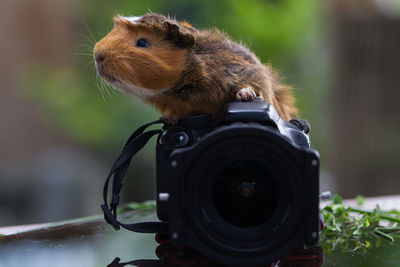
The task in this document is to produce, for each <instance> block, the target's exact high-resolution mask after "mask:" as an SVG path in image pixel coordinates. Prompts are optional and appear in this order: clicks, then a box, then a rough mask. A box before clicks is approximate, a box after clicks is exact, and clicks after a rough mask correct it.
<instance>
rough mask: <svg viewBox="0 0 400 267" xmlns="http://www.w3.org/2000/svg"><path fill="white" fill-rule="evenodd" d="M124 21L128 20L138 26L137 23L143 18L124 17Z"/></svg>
mask: <svg viewBox="0 0 400 267" xmlns="http://www.w3.org/2000/svg"><path fill="white" fill-rule="evenodd" d="M122 18H123V19H126V20H127V21H129V22H131V23H132V24H137V21H138V20H140V19H141V18H142V16H140V17H135V16H132V17H122Z"/></svg>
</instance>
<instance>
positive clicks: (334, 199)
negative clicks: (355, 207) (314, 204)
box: [332, 194, 343, 204]
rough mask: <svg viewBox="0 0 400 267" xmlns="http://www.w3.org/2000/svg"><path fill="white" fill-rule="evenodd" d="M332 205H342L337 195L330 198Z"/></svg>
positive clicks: (340, 198)
mask: <svg viewBox="0 0 400 267" xmlns="http://www.w3.org/2000/svg"><path fill="white" fill-rule="evenodd" d="M332 200H333V204H342V201H343V198H342V197H341V196H339V195H338V194H335V195H334V196H333V198H332Z"/></svg>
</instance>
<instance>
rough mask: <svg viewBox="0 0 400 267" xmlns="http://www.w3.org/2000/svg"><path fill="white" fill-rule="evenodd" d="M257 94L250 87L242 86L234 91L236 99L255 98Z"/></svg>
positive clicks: (246, 99)
mask: <svg viewBox="0 0 400 267" xmlns="http://www.w3.org/2000/svg"><path fill="white" fill-rule="evenodd" d="M256 97H257V95H256V93H255V92H254V91H253V89H251V88H250V87H246V88H242V89H240V90H239V91H238V92H237V93H236V100H238V101H248V100H253V99H254V98H256Z"/></svg>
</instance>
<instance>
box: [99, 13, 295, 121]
mask: <svg viewBox="0 0 400 267" xmlns="http://www.w3.org/2000/svg"><path fill="white" fill-rule="evenodd" d="M94 59H95V64H96V69H97V72H98V74H99V75H100V76H101V77H102V78H103V79H104V80H105V81H107V82H108V83H109V84H110V85H111V86H112V87H114V88H116V89H119V90H121V91H123V92H125V93H128V94H132V95H135V96H137V97H138V98H140V99H141V100H143V101H144V102H146V103H149V104H151V105H153V106H154V107H155V108H156V109H158V110H159V111H160V112H161V114H162V115H164V116H166V117H170V118H180V117H183V116H191V115H196V114H211V115H213V116H215V115H217V114H218V112H219V111H220V109H221V108H222V107H223V106H224V105H225V104H226V103H228V102H230V101H235V100H238V101H248V100H251V99H254V98H255V97H257V96H258V97H261V98H263V99H264V100H266V101H267V102H269V103H271V104H272V105H273V106H274V107H275V109H276V110H277V112H278V114H279V115H280V116H281V117H282V118H283V119H285V120H289V119H291V118H293V117H296V116H297V109H296V108H295V106H294V97H293V94H292V91H291V87H289V86H286V85H283V84H282V83H281V78H280V76H279V74H278V72H277V71H276V70H274V69H273V68H272V67H271V66H270V65H268V64H267V65H264V64H262V63H261V62H260V60H259V59H258V58H257V57H256V56H255V54H253V53H252V52H250V51H249V49H247V48H246V47H244V46H243V45H241V44H238V43H235V42H233V41H231V40H230V39H229V38H228V37H227V35H226V34H224V33H223V32H221V31H219V30H217V29H211V30H198V29H196V28H194V27H192V26H191V25H190V24H189V23H187V22H184V21H177V20H175V19H171V18H167V17H165V16H162V15H158V14H146V15H144V16H140V17H122V16H117V17H115V18H114V28H113V29H112V30H111V31H110V32H109V33H108V34H107V36H105V37H104V38H103V39H101V40H100V41H99V42H97V44H96V45H95V47H94Z"/></svg>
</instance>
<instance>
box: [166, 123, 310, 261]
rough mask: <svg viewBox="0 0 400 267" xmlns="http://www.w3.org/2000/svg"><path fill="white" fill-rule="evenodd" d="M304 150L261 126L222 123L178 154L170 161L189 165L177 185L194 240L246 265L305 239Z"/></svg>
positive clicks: (213, 252)
mask: <svg viewBox="0 0 400 267" xmlns="http://www.w3.org/2000/svg"><path fill="white" fill-rule="evenodd" d="M305 153H306V152H305V151H303V150H301V149H297V148H296V147H295V146H293V145H292V144H291V143H290V142H289V141H288V140H287V139H285V138H284V137H282V135H281V134H280V133H279V132H278V130H277V129H276V128H273V127H266V126H265V125H260V124H258V123H232V124H230V125H226V126H220V127H218V128H216V129H214V130H213V131H212V132H210V133H209V134H208V135H206V136H204V137H202V139H201V140H200V141H199V142H198V143H196V145H194V146H193V147H191V148H190V149H182V150H177V151H174V152H172V154H171V157H170V159H171V160H176V161H177V162H181V163H182V165H181V166H185V172H184V173H182V175H181V176H180V178H178V179H176V181H175V182H176V183H175V185H176V186H177V188H176V192H179V194H178V195H179V197H178V198H177V199H176V200H177V202H176V203H177V205H179V208H178V210H179V211H180V212H182V214H180V215H179V216H181V217H182V218H184V221H183V223H182V225H184V227H185V239H186V240H187V243H188V244H190V246H193V247H195V248H196V249H197V250H199V251H200V252H201V253H203V254H204V255H206V256H209V257H210V258H213V259H216V260H217V261H220V262H222V263H225V264H229V265H243V266H245V265H246V266H256V265H258V264H265V263H268V262H271V261H273V260H276V259H278V258H279V257H280V256H282V255H284V254H286V253H288V252H289V251H290V250H292V249H294V248H296V247H297V246H299V245H300V244H304V232H305V230H304V216H307V214H306V210H305V208H306V207H307V192H308V189H307V184H308V183H309V182H308V181H307V178H308V177H307V176H308V175H307V174H306V173H305V168H304V166H303V165H304V158H305V155H304V154H305ZM170 219H172V222H171V224H173V223H174V219H175V217H174V218H171V217H170ZM172 231H173V230H172Z"/></svg>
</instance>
